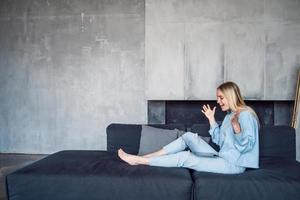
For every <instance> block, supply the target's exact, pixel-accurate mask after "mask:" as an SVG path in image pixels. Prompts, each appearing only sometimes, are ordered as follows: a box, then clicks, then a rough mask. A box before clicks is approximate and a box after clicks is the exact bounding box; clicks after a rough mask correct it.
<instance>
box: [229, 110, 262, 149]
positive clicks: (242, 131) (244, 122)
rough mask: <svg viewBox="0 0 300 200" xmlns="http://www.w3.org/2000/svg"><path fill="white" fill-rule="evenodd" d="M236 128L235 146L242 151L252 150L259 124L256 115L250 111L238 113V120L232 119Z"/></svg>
mask: <svg viewBox="0 0 300 200" xmlns="http://www.w3.org/2000/svg"><path fill="white" fill-rule="evenodd" d="M231 122H232V126H233V129H234V132H235V134H234V137H235V142H234V145H235V147H236V148H237V149H238V150H239V151H240V152H241V153H246V152H248V151H251V150H252V148H253V146H254V144H255V142H256V131H257V129H258V124H257V121H256V119H255V118H254V116H252V114H251V113H250V112H248V111H244V112H241V113H240V114H238V121H237V122H235V121H234V120H232V121H231Z"/></svg>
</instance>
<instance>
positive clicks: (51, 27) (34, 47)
mask: <svg viewBox="0 0 300 200" xmlns="http://www.w3.org/2000/svg"><path fill="white" fill-rule="evenodd" d="M144 7H145V4H144V1H142V0H109V1H106V0H89V1H86V0H71V1H70V0H22V1H18V0H1V1H0V27H1V28H0V152H22V153H52V152H55V151H59V150H62V149H105V148H106V136H105V128H106V126H107V125H108V124H110V123H112V122H125V123H145V122H146V116H147V106H146V101H145V97H144V65H145V64H144V63H145V61H144V41H145V31H144V27H145V22H144V21H145V16H144V14H145V8H144Z"/></svg>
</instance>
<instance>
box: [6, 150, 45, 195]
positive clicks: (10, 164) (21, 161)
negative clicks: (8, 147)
mask: <svg viewBox="0 0 300 200" xmlns="http://www.w3.org/2000/svg"><path fill="white" fill-rule="evenodd" d="M45 156H47V155H37V154H35V155H31V154H3V153H0V200H6V189H5V176H6V175H7V174H9V173H11V172H13V171H15V170H17V169H20V168H22V167H24V166H26V165H29V164H31V163H33V162H35V161H37V160H39V159H42V158H44V157H45Z"/></svg>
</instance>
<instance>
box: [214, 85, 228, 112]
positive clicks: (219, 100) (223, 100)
mask: <svg viewBox="0 0 300 200" xmlns="http://www.w3.org/2000/svg"><path fill="white" fill-rule="evenodd" d="M217 103H218V104H219V105H220V107H221V109H222V111H228V110H229V104H228V100H227V99H226V98H225V96H224V94H223V92H221V90H219V89H217Z"/></svg>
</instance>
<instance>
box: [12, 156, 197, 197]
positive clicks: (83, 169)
mask: <svg viewBox="0 0 300 200" xmlns="http://www.w3.org/2000/svg"><path fill="white" fill-rule="evenodd" d="M6 183H7V189H8V195H9V197H10V198H9V199H11V200H12V199H13V200H21V199H22V200H27V199H28V200H29V199H30V200H35V199H38V200H48V199H49V200H50V199H51V200H53V199H56V200H59V199H62V200H77V199H78V200H82V199H85V200H91V199H97V200H101V199H103V200H116V199H118V200H122V199H126V200H128V199H131V200H135V199H136V200H141V199H145V200H147V199H149V200H150V199H151V200H155V199H157V200H158V199H161V200H166V199H173V200H176V199H178V200H179V199H180V200H183V199H188V200H190V199H191V190H192V178H191V174H190V172H189V170H186V169H180V168H162V167H150V166H130V165H128V164H127V163H124V162H123V161H121V160H120V159H119V158H118V156H117V155H116V154H115V153H112V152H106V151H61V152H58V153H55V154H52V155H50V156H47V157H46V158H44V159H42V160H40V161H37V162H36V163H33V164H31V165H29V166H27V167H25V168H23V169H20V170H18V171H16V172H14V173H12V174H10V175H8V176H7V177H6Z"/></svg>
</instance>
